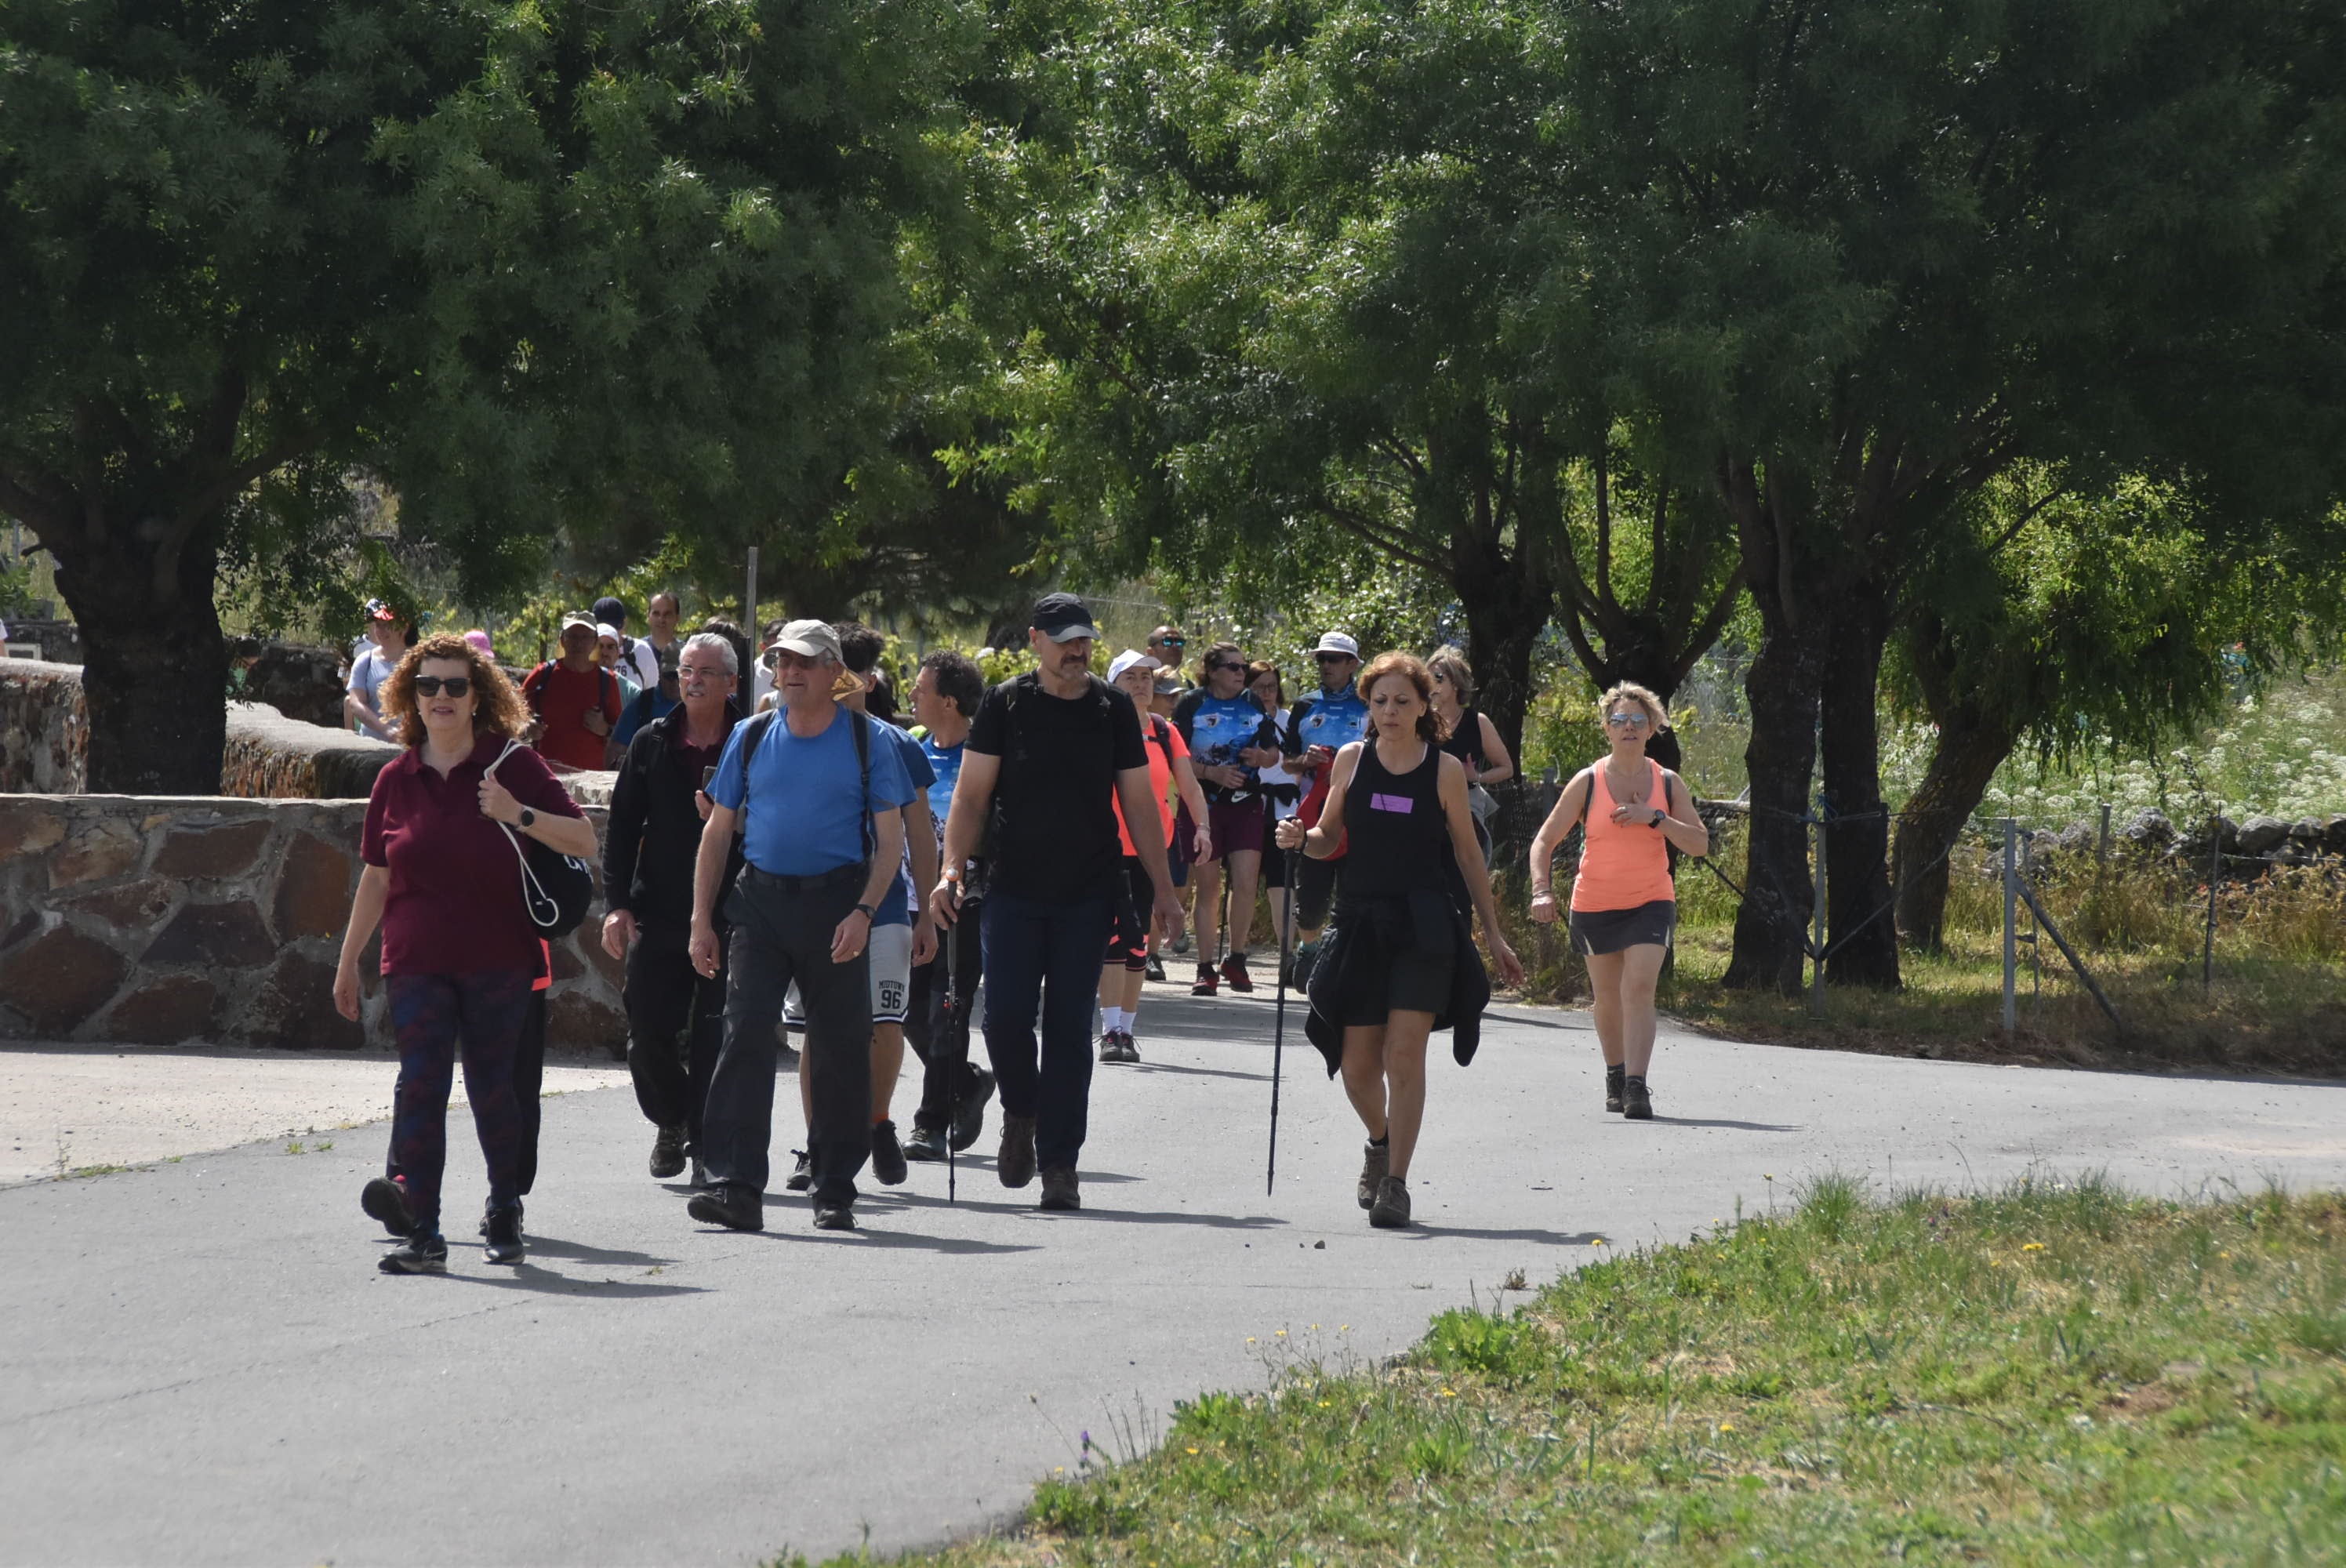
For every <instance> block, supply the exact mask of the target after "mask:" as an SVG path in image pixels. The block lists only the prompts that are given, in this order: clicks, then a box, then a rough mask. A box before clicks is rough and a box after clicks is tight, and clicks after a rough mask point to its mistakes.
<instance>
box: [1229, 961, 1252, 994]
mask: <svg viewBox="0 0 2346 1568" xmlns="http://www.w3.org/2000/svg"><path fill="white" fill-rule="evenodd" d="M1222 979H1223V980H1225V981H1227V982H1228V983H1229V988H1230V989H1231V990H1232V991H1235V992H1238V993H1240V994H1244V993H1247V992H1250V991H1252V990H1253V989H1254V978H1253V976H1251V975H1250V974H1248V973H1247V965H1246V954H1245V953H1242V952H1234V953H1232V954H1230V955H1229V957H1228V958H1226V959H1224V960H1222Z"/></svg>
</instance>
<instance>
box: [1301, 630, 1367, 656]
mask: <svg viewBox="0 0 2346 1568" xmlns="http://www.w3.org/2000/svg"><path fill="white" fill-rule="evenodd" d="M1311 651H1312V652H1313V653H1315V654H1323V653H1332V654H1342V655H1344V656H1345V657H1348V658H1358V657H1361V645H1360V644H1358V643H1356V642H1354V641H1353V640H1352V634H1351V633H1349V632H1321V634H1320V646H1319V647H1316V648H1313V649H1312V650H1311Z"/></svg>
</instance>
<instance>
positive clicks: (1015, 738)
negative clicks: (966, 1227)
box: [930, 594, 1181, 1209]
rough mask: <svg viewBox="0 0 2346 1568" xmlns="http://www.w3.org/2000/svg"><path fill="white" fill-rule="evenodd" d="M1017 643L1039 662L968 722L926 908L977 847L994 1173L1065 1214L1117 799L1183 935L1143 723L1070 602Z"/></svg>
mask: <svg viewBox="0 0 2346 1568" xmlns="http://www.w3.org/2000/svg"><path fill="white" fill-rule="evenodd" d="M1026 636H1027V641H1028V643H1029V644H1030V645H1031V646H1032V647H1033V648H1034V650H1035V660H1036V662H1037V666H1038V667H1037V668H1036V669H1035V670H1034V671H1033V672H1032V673H1031V674H1027V675H1022V676H1019V677H1015V679H1012V680H1006V681H1005V682H1003V683H1002V684H1001V685H1000V686H997V687H994V689H993V690H992V691H989V692H987V693H986V694H985V700H984V702H982V703H980V704H979V705H978V710H977V717H976V718H975V719H974V721H973V722H972V723H971V725H970V731H969V739H968V740H967V741H966V742H965V743H964V746H963V758H962V769H961V779H960V781H959V783H957V784H956V785H955V786H954V799H953V810H952V812H951V814H950V815H949V817H948V818H947V820H946V824H945V849H944V855H943V871H942V872H941V873H940V876H939V881H938V882H937V885H936V890H935V891H934V892H933V893H932V894H931V895H930V909H931V911H932V912H933V913H934V914H935V916H936V918H937V919H938V921H941V922H943V923H944V924H948V925H949V924H951V923H952V922H953V921H954V918H955V917H956V916H957V915H958V914H959V912H960V910H959V895H960V885H959V884H960V878H961V875H962V871H961V868H962V867H963V866H964V865H965V864H966V863H967V862H968V860H969V859H970V857H971V855H972V854H973V853H974V852H975V850H976V849H977V846H978V841H979V840H980V838H981V837H983V838H984V840H985V844H986V854H987V856H988V857H989V864H990V868H991V869H990V872H989V875H988V885H987V891H986V897H985V902H984V906H983V908H984V914H983V916H982V917H981V918H982V920H983V921H984V935H985V1051H986V1054H987V1055H988V1056H989V1057H991V1058H992V1059H993V1062H994V1073H995V1074H996V1075H997V1076H998V1078H999V1079H1000V1083H1001V1094H1002V1147H1001V1152H1000V1154H999V1156H997V1158H996V1161H995V1173H996V1174H997V1175H998V1176H1000V1177H1001V1178H1002V1185H1003V1186H1008V1187H1023V1186H1025V1185H1026V1184H1027V1183H1028V1182H1030V1181H1032V1180H1034V1179H1035V1169H1036V1166H1038V1165H1039V1166H1040V1167H1041V1170H1042V1176H1043V1196H1042V1205H1041V1207H1044V1208H1047V1209H1072V1208H1080V1207H1083V1204H1082V1200H1081V1198H1080V1196H1078V1189H1077V1186H1076V1156H1077V1155H1078V1154H1079V1153H1080V1152H1081V1150H1082V1148H1083V1145H1084V1133H1085V1128H1086V1120H1087V1117H1088V1115H1089V1112H1090V1099H1091V1081H1092V1052H1091V1023H1092V999H1093V995H1094V993H1096V991H1097V990H1098V986H1099V968H1100V954H1101V953H1102V952H1106V951H1107V936H1108V927H1109V923H1110V911H1111V908H1112V901H1113V900H1114V898H1115V895H1116V885H1117V877H1118V876H1119V875H1121V874H1122V867H1123V863H1124V841H1123V839H1122V838H1121V836H1120V835H1119V834H1118V833H1117V814H1116V810H1115V806H1114V804H1113V802H1114V801H1116V800H1118V799H1120V800H1121V801H1122V802H1123V806H1124V820H1125V821H1127V823H1129V824H1130V825H1131V832H1132V844H1133V849H1134V850H1135V851H1136V852H1137V854H1138V856H1139V859H1140V863H1141V865H1142V867H1143V868H1144V869H1145V870H1146V871H1148V877H1149V880H1150V881H1152V882H1154V883H1155V884H1156V891H1157V909H1156V925H1157V930H1158V934H1159V935H1160V936H1161V937H1162V938H1163V939H1165V940H1168V941H1169V940H1171V938H1172V936H1173V935H1174V933H1176V932H1178V931H1179V930H1180V929H1181V906H1180V903H1179V901H1178V899H1177V897H1176V896H1175V893H1174V891H1173V883H1172V879H1171V878H1170V876H1169V875H1168V871H1167V868H1166V861H1165V839H1164V828H1163V820H1162V818H1161V816H1160V814H1159V811H1158V806H1157V804H1156V802H1155V801H1154V800H1153V799H1151V794H1150V789H1149V779H1148V754H1147V753H1146V752H1144V751H1143V750H1142V749H1141V735H1140V716H1139V714H1138V712H1137V710H1136V709H1135V708H1134V707H1133V704H1132V698H1131V697H1127V696H1126V695H1125V694H1124V693H1123V692H1121V691H1118V690H1117V689H1116V688H1115V687H1111V686H1109V685H1108V684H1107V682H1106V681H1104V680H1101V679H1100V678H1099V677H1096V676H1095V675H1093V674H1092V673H1091V655H1092V645H1093V644H1094V643H1096V641H1098V639H1099V633H1098V632H1097V631H1096V630H1095V629H1094V628H1093V626H1092V617H1091V612H1090V611H1089V610H1087V609H1086V608H1085V607H1084V604H1083V601H1082V600H1080V599H1078V598H1076V596H1074V595H1072V594H1047V595H1045V596H1044V597H1043V598H1042V599H1040V600H1039V601H1037V602H1036V604H1035V614H1034V624H1033V627H1032V629H1031V630H1030V631H1028V633H1027V634H1026ZM1038 1013H1039V1014H1040V1016H1041V1019H1042V1039H1041V1054H1040V1056H1039V1058H1038V1056H1037V1054H1036V1040H1035V1019H1036V1016H1037V1014H1038Z"/></svg>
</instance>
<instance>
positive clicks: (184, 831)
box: [0, 794, 627, 1052]
mask: <svg viewBox="0 0 2346 1568" xmlns="http://www.w3.org/2000/svg"><path fill="white" fill-rule="evenodd" d="M365 811H366V803H365V802H364V801H363V800H301V801H294V800H263V799H252V800H239V799H161V798H150V797H134V796H123V795H56V794H41V795H0V1038H9V1039H19V1040H24V1039H34V1040H76V1041H105V1042H109V1043H115V1042H118V1043H123V1044H151V1045H168V1044H178V1043H179V1042H181V1041H187V1040H203V1041H206V1042H209V1043H212V1044H229V1045H262V1046H275V1047H280V1048H283V1049H288V1050H304V1049H311V1048H325V1049H334V1050H350V1049H353V1048H355V1047H357V1046H359V1045H361V1044H366V1043H370V1042H371V1043H372V1044H377V1045H382V1046H388V1045H389V1044H390V1043H391V1041H390V1030H389V1026H388V1023H387V1022H386V1020H385V1018H384V1003H383V995H382V980H381V977H380V976H379V975H377V974H376V972H375V968H376V960H377V949H376V947H375V945H374V944H372V943H370V944H369V949H368V956H367V958H366V961H365V962H364V963H363V965H362V972H363V973H364V974H365V977H366V981H365V1004H364V1007H363V1010H362V1023H349V1022H347V1021H346V1020H344V1019H343V1018H342V1016H341V1015H340V1014H339V1013H336V1012H335V1011H334V1005H333V978H334V964H335V961H336V958H337V956H338V955H339V953H340V952H341V949H342V928H343V925H344V924H345V922H346V921H348V919H349V916H350V907H351V894H352V890H353V889H354V887H355V886H356V883H357V877H358V840H359V828H360V824H361V822H362V819H363V818H364V816H365ZM587 814H588V816H589V817H590V818H592V819H593V820H595V824H596V828H597V831H598V832H599V831H601V830H602V827H603V813H602V812H601V811H600V810H598V809H589V811H588V813H587ZM500 873H501V874H503V875H506V876H512V875H515V874H517V873H516V872H515V871H514V869H513V868H512V867H510V866H506V867H503V868H495V869H484V875H490V874H500ZM595 907H596V909H597V911H598V912H599V911H600V909H601V903H600V899H599V888H598V898H597V904H596V906H595ZM599 929H600V927H599V921H598V920H597V919H595V918H589V920H588V921H586V924H584V925H583V926H581V927H580V928H579V930H578V931H577V932H574V933H573V934H572V935H571V936H570V937H568V938H566V939H565V940H564V941H562V942H556V944H555V947H554V988H553V992H552V993H551V996H550V1002H551V1005H552V1008H553V1013H552V1017H551V1020H550V1023H549V1028H548V1035H547V1039H548V1043H549V1044H554V1045H561V1046H573V1047H580V1046H598V1047H602V1048H605V1049H609V1050H613V1051H615V1052H617V1051H618V1050H620V1049H622V1048H623V1047H624V1044H625V1039H626V1027H627V1026H626V1021H625V1018H624V1016H623V1014H622V1013H621V1011H620V1003H619V980H620V968H619V965H618V964H617V963H616V962H613V961H612V960H611V959H610V958H609V957H608V956H607V955H606V954H605V953H604V952H603V951H602V948H601V945H600V944H599V942H596V941H595V940H594V938H595V937H596V935H597V932H598V931H599Z"/></svg>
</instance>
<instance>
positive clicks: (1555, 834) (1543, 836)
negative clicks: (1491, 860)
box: [1531, 769, 1593, 925]
mask: <svg viewBox="0 0 2346 1568" xmlns="http://www.w3.org/2000/svg"><path fill="white" fill-rule="evenodd" d="M1591 788H1593V786H1592V785H1591V783H1590V781H1589V778H1588V772H1587V769H1582V770H1581V771H1580V772H1578V773H1576V774H1574V775H1573V776H1572V781H1571V782H1570V783H1568V784H1566V786H1565V787H1564V793H1563V794H1561V795H1558V796H1557V797H1556V805H1555V807H1554V809H1551V810H1550V811H1549V812H1548V814H1547V820H1546V821H1545V822H1542V823H1541V824H1540V830H1539V831H1538V832H1536V833H1535V834H1533V835H1532V850H1531V873H1532V919H1534V920H1535V921H1539V922H1540V923H1541V924H1542V925H1546V924H1548V923H1550V922H1552V921H1554V920H1555V919H1556V891H1555V889H1554V886H1553V885H1552V884H1553V881H1554V879H1555V876H1556V850H1557V848H1558V847H1559V846H1560V845H1562V844H1563V842H1564V841H1565V840H1566V839H1567V838H1569V837H1571V835H1572V830H1573V827H1574V825H1575V824H1576V823H1577V822H1578V821H1579V820H1580V814H1581V812H1582V811H1584V810H1585V809H1587V806H1588V791H1589V790H1590V789H1591Z"/></svg>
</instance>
